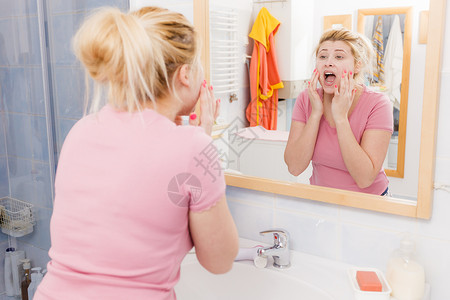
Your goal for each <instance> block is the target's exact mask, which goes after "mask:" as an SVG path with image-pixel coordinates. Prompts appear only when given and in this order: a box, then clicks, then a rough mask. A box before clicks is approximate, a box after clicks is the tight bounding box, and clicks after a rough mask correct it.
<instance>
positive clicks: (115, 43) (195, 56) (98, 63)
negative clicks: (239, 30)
mask: <svg viewBox="0 0 450 300" xmlns="http://www.w3.org/2000/svg"><path fill="white" fill-rule="evenodd" d="M199 43H200V41H199V38H198V34H197V32H196V31H195V29H194V27H193V26H192V24H190V23H189V21H188V20H187V19H186V18H185V17H184V16H183V15H182V14H179V13H175V12H172V11H169V10H167V9H163V8H159V7H145V8H142V9H140V10H138V11H135V12H129V13H123V12H121V11H120V10H119V9H117V8H112V7H105V8H101V9H99V10H97V11H96V12H95V13H94V14H93V15H91V16H89V17H88V18H87V19H86V20H85V21H84V23H83V24H82V25H81V27H80V29H79V30H78V32H77V33H76V34H75V36H74V38H73V48H74V52H75V55H76V56H77V58H78V59H79V60H80V61H81V62H82V64H83V65H84V67H85V68H86V71H87V73H88V74H89V75H90V76H91V77H92V79H94V95H93V97H92V101H91V107H90V112H96V111H98V110H99V109H100V107H101V106H102V105H103V104H104V102H105V100H106V99H104V96H103V94H104V92H105V90H106V91H107V100H108V102H109V103H110V104H111V105H113V106H114V107H116V108H118V109H120V110H128V111H135V110H141V109H142V107H144V106H146V105H147V104H148V103H149V101H151V103H152V104H153V105H155V106H156V99H158V98H160V97H163V96H166V95H168V94H174V95H175V96H176V97H177V98H178V99H179V97H178V96H177V94H176V90H175V81H174V79H175V78H176V74H178V71H179V69H180V68H181V67H182V66H183V65H185V64H187V65H189V66H190V68H189V69H190V71H191V72H193V71H195V72H196V71H198V67H199V66H200V57H199V55H200V51H199V50H200V44H199ZM88 82H89V78H88V75H87V74H86V83H87V85H86V93H87V95H88V94H89V84H88ZM88 106H89V100H88V97H87V98H86V102H85V113H86V112H87V107H88Z"/></svg>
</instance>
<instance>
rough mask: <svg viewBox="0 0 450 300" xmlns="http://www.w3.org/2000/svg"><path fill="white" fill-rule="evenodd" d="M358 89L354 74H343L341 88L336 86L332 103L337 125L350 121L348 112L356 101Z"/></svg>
mask: <svg viewBox="0 0 450 300" xmlns="http://www.w3.org/2000/svg"><path fill="white" fill-rule="evenodd" d="M355 95H356V88H355V82H354V80H353V72H349V73H347V72H346V71H344V73H343V74H342V79H341V83H340V84H339V87H338V86H337V85H335V86H334V97H333V100H332V101H331V113H332V115H333V119H334V122H335V123H338V122H341V121H343V120H348V112H349V110H350V107H351V106H352V104H353V100H354V99H355Z"/></svg>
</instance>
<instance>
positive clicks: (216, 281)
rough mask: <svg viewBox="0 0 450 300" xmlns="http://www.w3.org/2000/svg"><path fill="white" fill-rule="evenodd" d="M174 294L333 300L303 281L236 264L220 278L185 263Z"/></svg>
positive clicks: (213, 299)
mask: <svg viewBox="0 0 450 300" xmlns="http://www.w3.org/2000/svg"><path fill="white" fill-rule="evenodd" d="M175 291H176V294H177V297H178V298H179V299H180V300H191V299H192V300H230V299H314V300H335V298H333V297H331V296H330V295H328V294H327V293H325V292H324V291H322V290H320V289H318V288H317V287H315V286H313V285H311V284H309V283H307V282H304V281H302V280H298V279H296V278H294V277H292V276H287V275H285V274H283V273H281V272H275V271H274V270H271V269H257V268H256V267H254V266H253V265H250V264H245V263H241V262H236V263H235V264H234V266H233V269H232V270H231V271H230V272H228V273H226V274H222V275H213V274H210V273H209V272H208V271H206V270H205V269H203V268H202V267H201V266H200V264H198V263H190V264H186V265H184V266H183V267H182V271H181V278H180V282H179V283H178V285H177V286H176V288H175Z"/></svg>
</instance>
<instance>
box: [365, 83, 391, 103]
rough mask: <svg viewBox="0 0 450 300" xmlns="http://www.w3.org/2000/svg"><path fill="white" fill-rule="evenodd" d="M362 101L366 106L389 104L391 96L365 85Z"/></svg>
mask: <svg viewBox="0 0 450 300" xmlns="http://www.w3.org/2000/svg"><path fill="white" fill-rule="evenodd" d="M361 100H363V101H361V102H362V104H363V105H364V106H369V107H375V106H379V105H389V104H390V100H389V97H388V96H387V95H386V94H385V93H382V92H379V91H375V90H373V89H371V88H369V87H366V86H364V90H363V92H362V94H361Z"/></svg>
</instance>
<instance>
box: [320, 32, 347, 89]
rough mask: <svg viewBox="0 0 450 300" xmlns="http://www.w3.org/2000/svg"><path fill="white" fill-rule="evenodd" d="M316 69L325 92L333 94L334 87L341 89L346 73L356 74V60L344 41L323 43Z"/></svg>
mask: <svg viewBox="0 0 450 300" xmlns="http://www.w3.org/2000/svg"><path fill="white" fill-rule="evenodd" d="M316 69H317V71H318V72H319V82H320V85H322V87H323V89H324V92H325V93H328V94H333V93H334V86H335V85H337V86H338V87H339V84H340V82H341V79H342V75H343V74H344V71H346V72H347V73H349V72H352V73H353V74H354V73H355V58H354V56H353V54H352V51H351V48H350V46H349V45H348V44H347V43H346V42H343V41H326V42H323V43H322V45H320V48H319V51H318V52H317V58H316Z"/></svg>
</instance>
